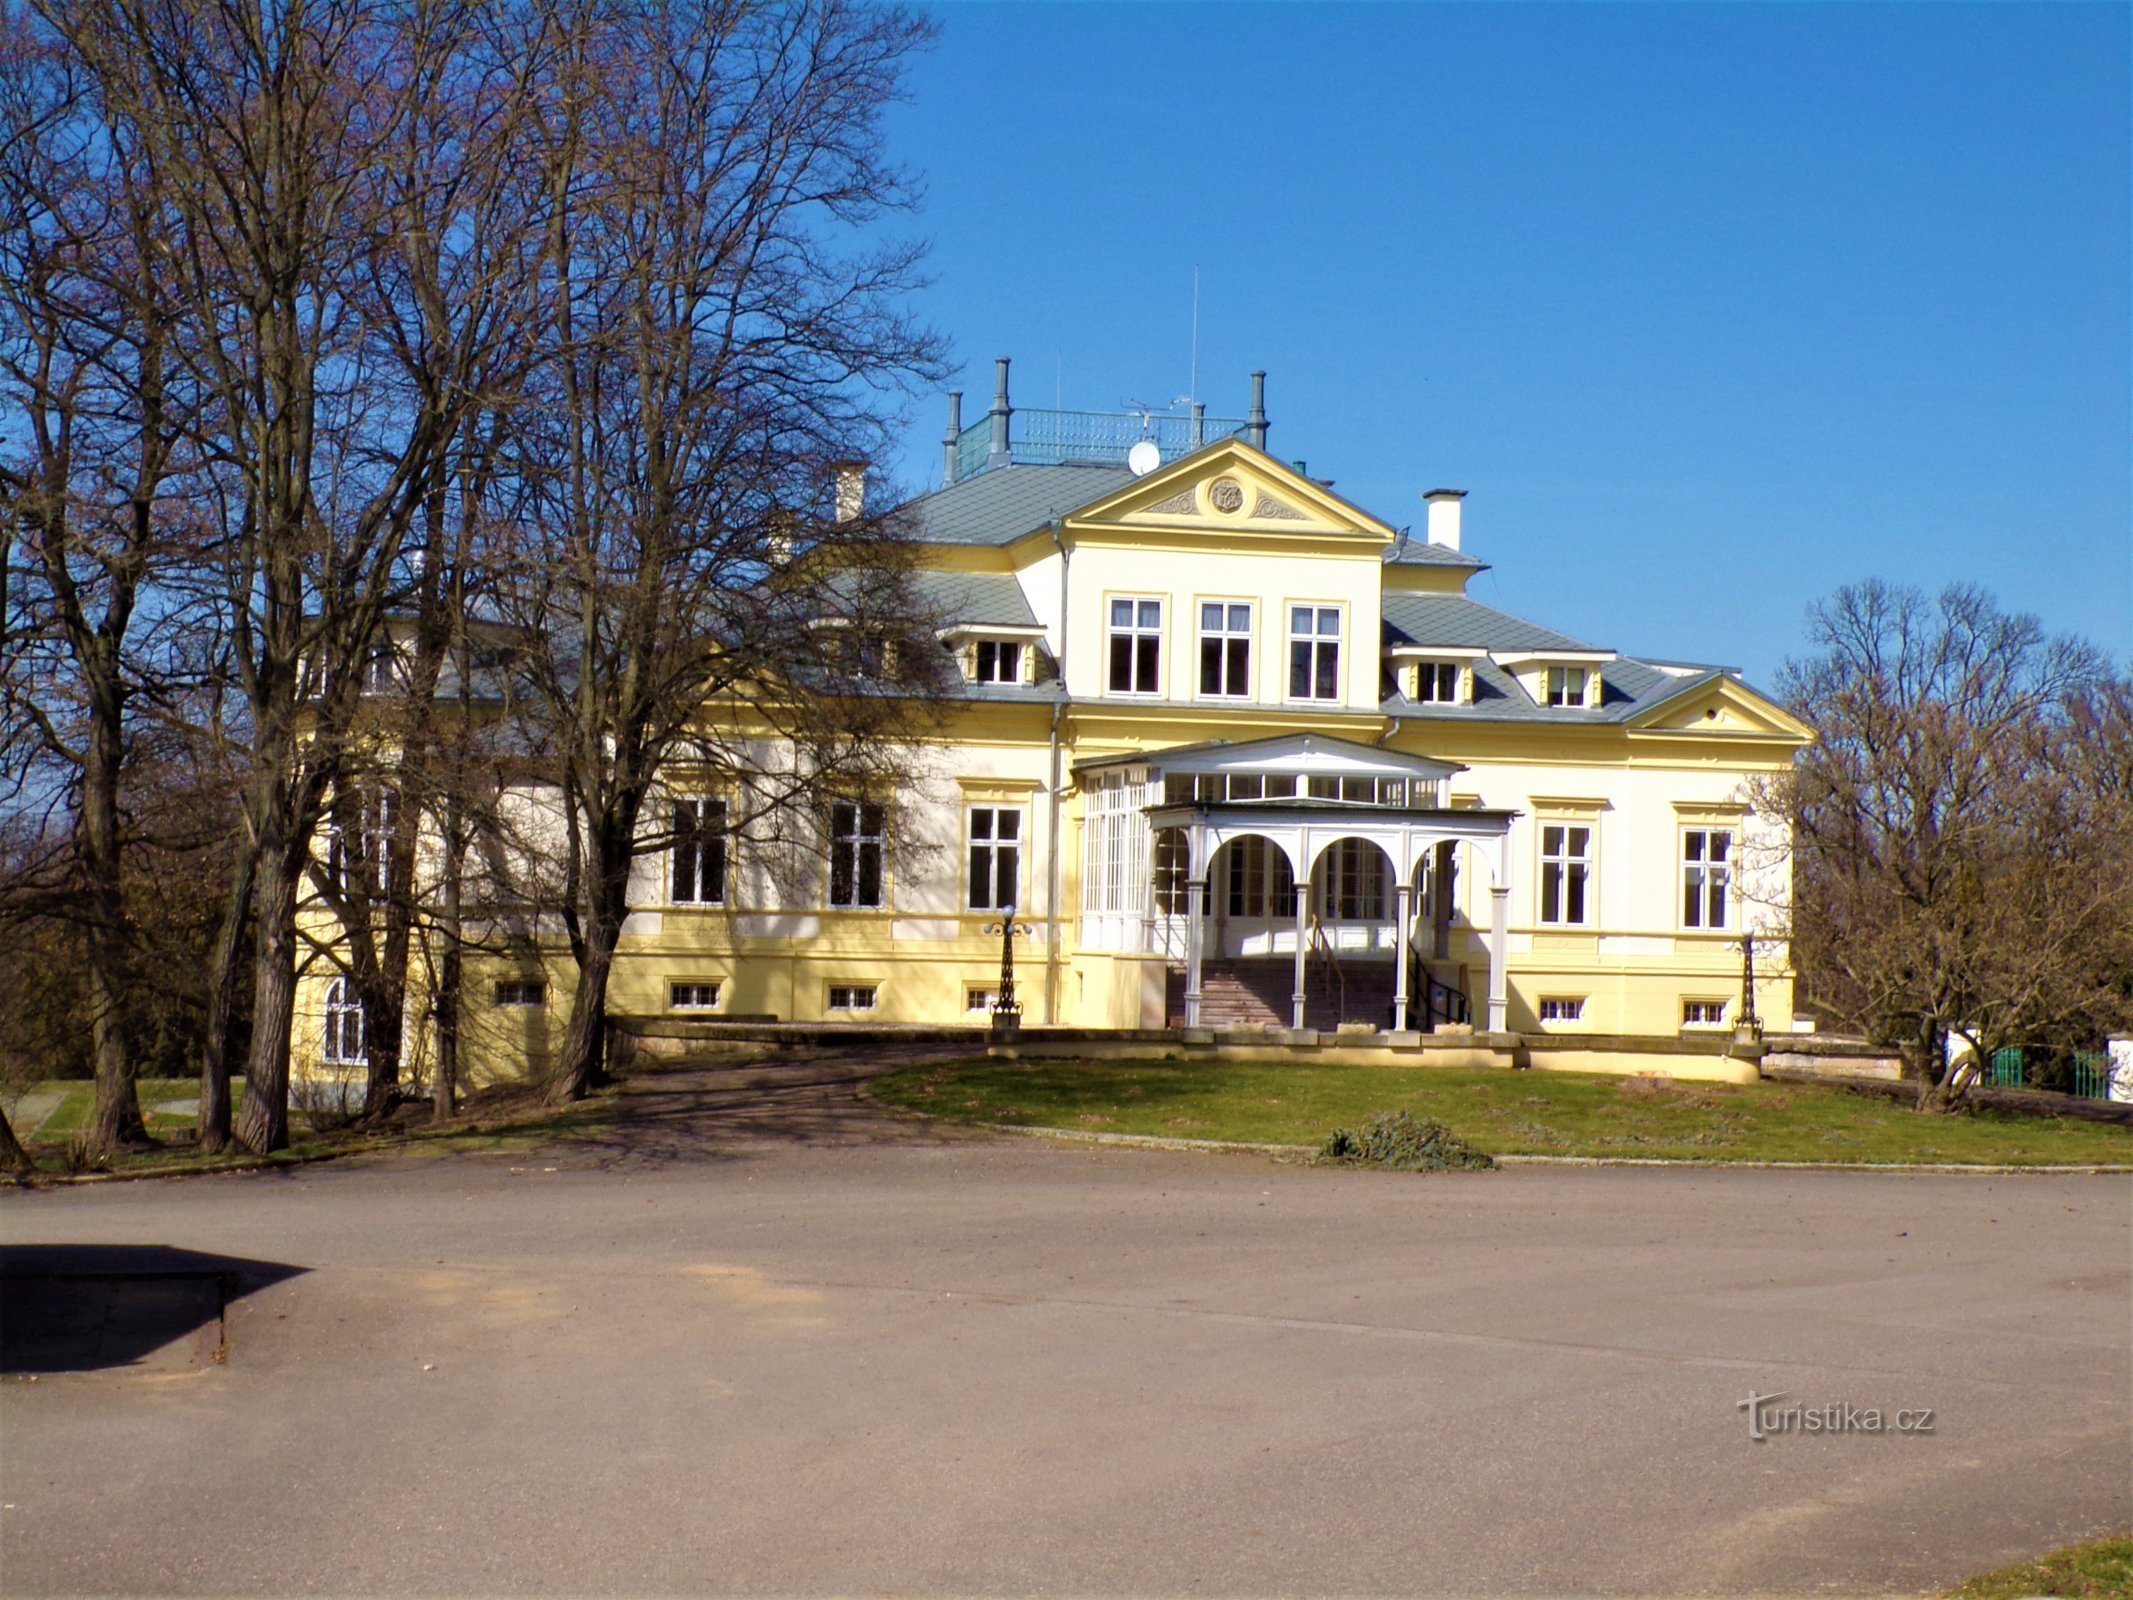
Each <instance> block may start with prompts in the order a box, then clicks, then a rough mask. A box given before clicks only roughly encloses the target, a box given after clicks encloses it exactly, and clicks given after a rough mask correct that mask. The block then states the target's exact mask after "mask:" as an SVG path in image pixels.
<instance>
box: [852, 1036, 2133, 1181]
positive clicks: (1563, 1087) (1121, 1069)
mask: <svg viewBox="0 0 2133 1600" xmlns="http://www.w3.org/2000/svg"><path fill="white" fill-rule="evenodd" d="M872 1092H873V1093H874V1094H875V1095H876V1096H878V1097H879V1098H880V1099H882V1100H884V1101H887V1102H888V1103H890V1104H892V1105H898V1106H904V1107H907V1108H909V1109H911V1110H914V1111H924V1112H928V1113H930V1114H932V1115H934V1116H940V1117H947V1118H951V1119H954V1120H958V1121H964V1122H998V1123H1011V1124H1023V1125H1027V1126H1031V1127H1046V1128H1068V1129H1076V1130H1093V1131H1097V1132H1107V1133H1140V1134H1157V1135H1162V1136H1166V1137H1170V1138H1185V1139H1221V1140H1238V1141H1244V1142H1248V1143H1265V1144H1308V1145H1316V1144H1318V1143H1319V1142H1321V1141H1322V1140H1323V1139H1324V1138H1325V1137H1326V1135H1327V1134H1328V1133H1329V1132H1330V1131H1331V1130H1332V1129H1333V1128H1335V1127H1337V1126H1342V1125H1353V1124H1355V1123H1358V1122H1361V1121H1362V1120H1363V1119H1364V1118H1365V1117H1368V1116H1369V1115H1371V1114H1372V1113H1373V1112H1378V1111H1398V1110H1406V1111H1410V1112H1412V1113H1414V1114H1415V1115H1416V1116H1427V1117H1434V1118H1436V1119H1437V1120H1438V1121H1440V1122H1442V1123H1445V1124H1446V1125H1447V1126H1449V1127H1450V1128H1451V1129H1452V1131H1453V1132H1454V1133H1457V1134H1459V1135H1460V1136H1461V1137H1462V1138H1464V1139H1466V1140H1468V1141H1469V1142H1470V1143H1473V1144H1475V1145H1478V1146H1479V1147H1480V1148H1482V1149H1483V1150H1486V1151H1488V1152H1489V1153H1490V1154H1491V1155H1564V1156H1615V1157H1622V1156H1631V1157H1638V1156H1642V1157H1663V1158H1667V1159H1671V1160H1688V1161H1873V1162H1897V1163H1903V1162H1979V1163H2011V1164H2017V1165H2062V1164H2063V1165H2070V1166H2075V1165H2090V1164H2099V1163H2114V1164H2116V1163H2133V1128H2122V1127H2112V1126H2107V1125H2099V1124H2096V1123H2084V1122H2071V1121H2060V1120H2058V1119H2056V1118H2044V1117H2014V1116H2006V1115H2001V1114H1997V1113H1986V1112H1980V1113H1972V1114H1968V1115H1964V1116H1922V1115H1920V1114H1919V1113H1917V1112H1915V1111H1912V1110H1911V1109H1910V1108H1909V1107H1908V1106H1906V1105H1903V1104H1901V1103H1899V1102H1896V1101H1891V1100H1886V1099H1883V1098H1881V1097H1880V1096H1877V1095H1869V1094H1860V1093H1855V1092H1853V1091H1851V1090H1847V1089H1838V1088H1828V1087H1823V1086H1820V1085H1809V1084H1791V1083H1755V1084H1742V1085H1733V1084H1714V1083H1688V1082H1680V1083H1664V1082H1655V1081H1654V1080H1649V1079H1633V1078H1620V1077H1608V1076H1603V1075H1600V1074H1588V1073H1571V1072H1506V1071H1500V1070H1499V1071H1478V1072H1470V1071H1456V1070H1453V1069H1451V1068H1446V1067H1343V1066H1296V1065H1291V1064H1288V1063H1270V1062H1230V1061H1225V1062H1191V1063H1183V1062H1168V1061H1004V1060H990V1059H988V1060H973V1061H961V1062H954V1063H951V1064H948V1065H945V1066H929V1067H913V1068H908V1069H906V1070H904V1071H901V1072H895V1073H891V1074H889V1075H887V1076H886V1077H882V1078H877V1079H876V1080H874V1083H873V1086H872Z"/></svg>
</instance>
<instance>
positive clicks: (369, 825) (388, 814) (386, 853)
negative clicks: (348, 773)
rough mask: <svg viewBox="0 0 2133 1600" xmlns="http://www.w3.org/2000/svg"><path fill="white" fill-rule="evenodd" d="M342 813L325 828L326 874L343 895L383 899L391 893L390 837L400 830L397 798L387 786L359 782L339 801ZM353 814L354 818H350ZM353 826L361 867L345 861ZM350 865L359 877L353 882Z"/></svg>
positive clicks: (377, 782)
mask: <svg viewBox="0 0 2133 1600" xmlns="http://www.w3.org/2000/svg"><path fill="white" fill-rule="evenodd" d="M336 809H337V810H338V811H339V812H340V813H341V815H340V817H339V818H338V819H336V820H332V821H329V822H328V824H327V830H328V832H327V842H326V871H327V873H328V875H329V876H330V877H331V878H332V879H333V882H334V885H335V886H336V887H337V888H338V889H339V890H340V891H341V893H343V894H349V893H357V894H361V895H364V896H367V897H368V898H370V899H373V900H376V899H382V898H383V897H384V896H385V895H386V894H388V893H389V892H390V891H391V889H392V879H393V871H392V867H393V833H394V830H395V829H396V828H397V827H398V826H399V820H400V795H399V791H398V790H396V789H394V788H393V786H392V785H391V784H389V783H383V782H379V781H375V780H373V781H368V782H360V783H357V784H354V785H352V786H351V787H350V788H349V789H348V791H347V792H346V793H344V794H343V795H342V796H341V797H340V801H339V805H338V806H337V807H336ZM351 811H352V812H353V816H352V817H351V816H350V815H349V813H350V812H351ZM351 822H352V823H353V832H354V833H355V835H356V842H357V844H358V846H359V847H360V848H361V850H362V854H363V859H362V861H361V862H360V863H351V862H350V861H349V859H348V849H347V839H348V835H349V832H350V831H351V830H350V828H349V827H348V826H347V824H349V823H351ZM351 865H360V866H361V868H362V877H361V879H360V880H352V879H351V877H350V875H349V870H348V869H349V867H350V866H351Z"/></svg>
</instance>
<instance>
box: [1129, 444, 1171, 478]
mask: <svg viewBox="0 0 2133 1600" xmlns="http://www.w3.org/2000/svg"><path fill="white" fill-rule="evenodd" d="M1162 464H1163V452H1162V451H1161V450H1158V449H1157V448H1156V444H1155V441H1154V440H1153V439H1143V440H1141V441H1140V442H1139V443H1137V444H1136V445H1134V447H1133V448H1132V449H1131V450H1128V451H1127V452H1126V466H1127V467H1128V468H1129V469H1131V471H1132V473H1133V475H1134V476H1135V477H1136V478H1145V477H1147V476H1148V474H1149V473H1151V472H1153V471H1155V469H1156V468H1157V467H1159V466H1161V465H1162Z"/></svg>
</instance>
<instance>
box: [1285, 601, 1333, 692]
mask: <svg viewBox="0 0 2133 1600" xmlns="http://www.w3.org/2000/svg"><path fill="white" fill-rule="evenodd" d="M1299 613H1308V615H1309V617H1310V622H1309V624H1308V631H1304V632H1299V631H1298V626H1297V616H1298V614H1299ZM1281 614H1282V617H1283V619H1284V620H1285V621H1286V623H1287V628H1286V629H1285V631H1284V634H1283V637H1285V638H1286V639H1287V640H1288V644H1289V649H1288V658H1287V660H1286V661H1284V662H1283V667H1284V670H1286V672H1287V673H1288V677H1287V679H1286V687H1287V689H1288V691H1289V692H1288V695H1287V697H1286V698H1287V699H1289V700H1290V701H1291V702H1293V703H1295V704H1298V705H1320V706H1327V705H1338V704H1340V702H1341V701H1342V700H1343V699H1345V698H1346V696H1345V694H1344V693H1343V684H1342V681H1341V671H1342V660H1341V645H1342V643H1343V642H1344V641H1345V640H1346V638H1347V636H1348V608H1347V607H1346V606H1345V605H1343V604H1341V603H1340V602H1339V601H1334V600H1289V601H1284V602H1283V604H1282V608H1281ZM1328 615H1330V616H1331V617H1332V618H1333V630H1334V631H1333V632H1332V633H1330V634H1329V633H1326V632H1325V631H1324V629H1325V623H1326V618H1327V616H1328ZM1298 646H1302V647H1304V648H1305V650H1306V652H1307V653H1306V655H1305V656H1304V658H1303V659H1304V661H1305V662H1306V663H1308V665H1307V667H1306V671H1305V677H1304V684H1305V689H1306V692H1305V693H1302V694H1298V693H1297V692H1296V668H1297V664H1298V662H1297V654H1296V652H1297V648H1298ZM1329 648H1330V649H1331V651H1332V655H1333V692H1332V693H1331V694H1319V693H1318V692H1317V687H1316V686H1317V684H1318V681H1319V679H1320V677H1321V676H1322V675H1323V674H1322V666H1321V662H1322V656H1323V653H1324V652H1325V651H1326V650H1328V649H1329Z"/></svg>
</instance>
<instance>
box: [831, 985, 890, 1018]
mask: <svg viewBox="0 0 2133 1600" xmlns="http://www.w3.org/2000/svg"><path fill="white" fill-rule="evenodd" d="M840 995H841V996H842V997H843V998H842V1000H840V999H839V998H838V997H839V996H840ZM822 998H823V1006H822V1009H823V1010H825V1011H878V1010H880V1009H881V985H880V984H878V983H833V984H830V985H829V986H828V987H827V989H826V990H825V991H824V993H823V997H822Z"/></svg>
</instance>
